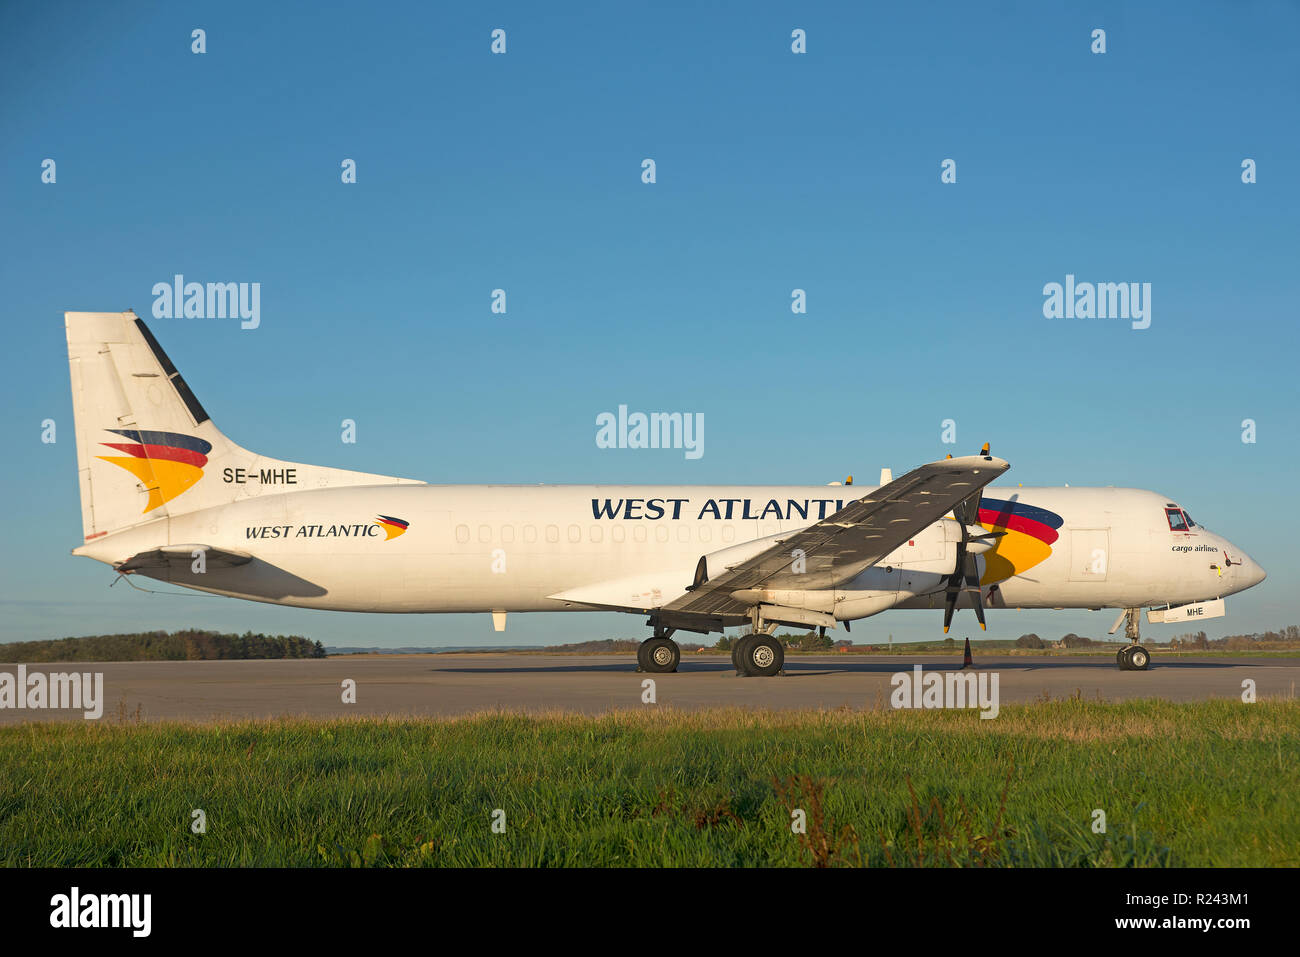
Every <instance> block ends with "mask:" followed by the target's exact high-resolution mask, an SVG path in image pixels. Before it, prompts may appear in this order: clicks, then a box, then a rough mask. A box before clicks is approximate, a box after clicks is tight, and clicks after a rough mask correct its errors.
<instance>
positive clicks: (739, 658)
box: [731, 609, 785, 678]
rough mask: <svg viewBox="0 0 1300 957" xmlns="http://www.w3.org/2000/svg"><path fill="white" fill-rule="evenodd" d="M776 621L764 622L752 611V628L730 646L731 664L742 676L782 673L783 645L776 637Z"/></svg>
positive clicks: (759, 676) (766, 676)
mask: <svg viewBox="0 0 1300 957" xmlns="http://www.w3.org/2000/svg"><path fill="white" fill-rule="evenodd" d="M775 633H776V623H775V622H765V621H763V619H762V616H761V615H759V613H758V610H757V609H755V611H754V630H753V631H752V632H751V633H750V634H748V635H741V636H740V637H739V638H737V639H736V643H735V644H734V645H732V646H731V664H732V665H733V666H734V667H735V669H736V674H738V675H740V676H741V677H742V678H770V677H772V676H773V675H779V674H784V673H785V672H784V670H783V669H784V668H785V646H784V645H782V644H781V642H780V640H778V639H777V638H776V634H775Z"/></svg>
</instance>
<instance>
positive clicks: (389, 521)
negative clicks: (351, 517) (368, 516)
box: [375, 515, 411, 542]
mask: <svg viewBox="0 0 1300 957" xmlns="http://www.w3.org/2000/svg"><path fill="white" fill-rule="evenodd" d="M375 524H376V525H378V526H379V527H380V528H382V529H383V530H384V531H385V532H387V533H388V535H387V537H386V538H385V539H384V541H386V542H387V541H391V540H392V539H394V538H396V537H397V536H398V535H401V534H402V533H403V532H405V531H406V530H407V529H408V528H410V526H411V523H410V522H408V521H406V520H405V519H401V518H393V516H391V515H380V516H379V517H378V518H377V519H375Z"/></svg>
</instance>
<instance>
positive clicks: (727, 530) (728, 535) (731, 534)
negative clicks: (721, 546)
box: [722, 525, 736, 542]
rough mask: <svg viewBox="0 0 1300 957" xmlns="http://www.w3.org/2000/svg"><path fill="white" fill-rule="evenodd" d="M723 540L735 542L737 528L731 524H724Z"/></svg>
mask: <svg viewBox="0 0 1300 957" xmlns="http://www.w3.org/2000/svg"><path fill="white" fill-rule="evenodd" d="M722 540H723V541H724V542H734V541H735V540H736V529H735V528H734V527H732V526H731V525H723V526H722Z"/></svg>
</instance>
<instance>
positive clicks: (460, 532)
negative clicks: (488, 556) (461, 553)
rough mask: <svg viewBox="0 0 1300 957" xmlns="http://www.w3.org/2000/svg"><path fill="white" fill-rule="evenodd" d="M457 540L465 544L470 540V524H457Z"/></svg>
mask: <svg viewBox="0 0 1300 957" xmlns="http://www.w3.org/2000/svg"><path fill="white" fill-rule="evenodd" d="M456 541H458V542H460V543H461V544H462V545H464V544H465V543H466V542H468V541H469V526H468V525H457V526H456Z"/></svg>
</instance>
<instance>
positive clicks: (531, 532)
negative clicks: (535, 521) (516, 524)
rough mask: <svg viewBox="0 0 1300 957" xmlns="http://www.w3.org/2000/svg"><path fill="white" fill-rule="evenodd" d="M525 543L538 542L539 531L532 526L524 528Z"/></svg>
mask: <svg viewBox="0 0 1300 957" xmlns="http://www.w3.org/2000/svg"><path fill="white" fill-rule="evenodd" d="M524 541H525V542H535V541H537V529H536V528H535V527H533V526H532V525H525V526H524Z"/></svg>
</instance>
